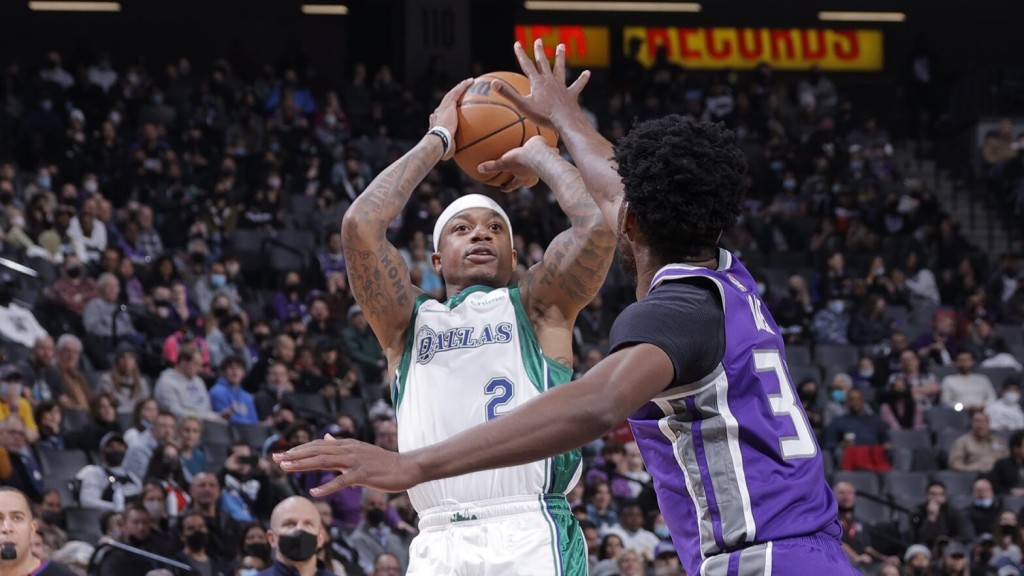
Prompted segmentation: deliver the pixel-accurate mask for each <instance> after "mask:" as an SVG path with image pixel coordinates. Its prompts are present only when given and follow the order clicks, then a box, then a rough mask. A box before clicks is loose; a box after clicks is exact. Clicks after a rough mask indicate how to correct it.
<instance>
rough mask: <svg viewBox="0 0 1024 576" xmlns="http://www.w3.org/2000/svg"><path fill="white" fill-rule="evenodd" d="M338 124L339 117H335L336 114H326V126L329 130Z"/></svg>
mask: <svg viewBox="0 0 1024 576" xmlns="http://www.w3.org/2000/svg"><path fill="white" fill-rule="evenodd" d="M337 123H338V117H337V116H335V115H334V114H324V124H326V125H327V127H328V128H330V127H332V126H334V125H335V124H337Z"/></svg>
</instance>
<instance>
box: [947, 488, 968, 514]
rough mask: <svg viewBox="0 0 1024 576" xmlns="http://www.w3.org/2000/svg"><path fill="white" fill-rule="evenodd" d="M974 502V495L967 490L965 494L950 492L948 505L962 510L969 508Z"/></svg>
mask: <svg viewBox="0 0 1024 576" xmlns="http://www.w3.org/2000/svg"><path fill="white" fill-rule="evenodd" d="M972 504H974V495H973V494H971V493H970V492H968V493H967V494H950V496H949V505H950V506H951V507H953V508H956V509H957V510H963V509H965V508H970V507H971V505H972Z"/></svg>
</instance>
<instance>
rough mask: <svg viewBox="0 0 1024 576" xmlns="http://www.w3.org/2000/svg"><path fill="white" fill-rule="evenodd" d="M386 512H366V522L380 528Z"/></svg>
mask: <svg viewBox="0 0 1024 576" xmlns="http://www.w3.org/2000/svg"><path fill="white" fill-rule="evenodd" d="M384 516H385V514H384V511H383V510H381V509H380V508H374V509H372V510H369V511H367V512H366V522H367V523H368V524H370V525H371V526H379V525H380V523H381V522H383V521H384Z"/></svg>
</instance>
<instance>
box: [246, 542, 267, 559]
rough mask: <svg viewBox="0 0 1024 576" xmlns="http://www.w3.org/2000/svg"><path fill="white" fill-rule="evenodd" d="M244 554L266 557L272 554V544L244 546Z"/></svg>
mask: <svg viewBox="0 0 1024 576" xmlns="http://www.w3.org/2000/svg"><path fill="white" fill-rule="evenodd" d="M242 555H243V556H255V557H257V558H266V557H268V556H270V545H269V544H249V545H248V546H245V547H244V548H242Z"/></svg>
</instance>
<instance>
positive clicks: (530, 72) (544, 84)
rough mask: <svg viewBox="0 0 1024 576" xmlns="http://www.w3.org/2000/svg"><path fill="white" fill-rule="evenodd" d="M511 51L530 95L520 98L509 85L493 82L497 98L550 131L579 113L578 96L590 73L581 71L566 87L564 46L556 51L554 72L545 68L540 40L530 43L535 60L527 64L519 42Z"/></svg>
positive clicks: (542, 43)
mask: <svg viewBox="0 0 1024 576" xmlns="http://www.w3.org/2000/svg"><path fill="white" fill-rule="evenodd" d="M513 49H514V50H515V53H516V59H517V60H519V66H520V68H522V69H523V74H526V77H527V78H529V79H530V95H529V96H523V95H521V94H520V93H519V92H518V91H516V89H515V88H513V87H512V86H510V85H509V84H508V83H506V82H503V81H501V80H494V81H492V82H491V86H492V87H493V88H494V89H495V90H497V91H498V93H499V94H501V95H502V96H504V97H506V98H508V99H509V100H511V101H512V102H514V103H515V105H516V107H517V108H519V110H520V111H521V112H522V113H523V114H524V115H525V116H526V117H527V118H529V119H530V120H533V121H534V122H536V123H537V124H539V125H541V126H546V127H549V128H550V127H555V123H556V122H555V118H557V117H561V116H565V115H566V114H567V113H571V112H574V111H576V110H579V96H580V92H582V91H583V87H584V86H586V85H587V81H588V80H589V79H590V71H589V70H584V71H583V73H582V74H580V76H579V78H577V79H576V81H575V82H573V83H572V85H571V86H568V87H566V85H565V45H564V44H559V45H558V46H557V47H555V66H554V68H552V67H551V66H550V65H549V64H548V57H547V56H546V55H545V54H544V42H543V41H542V40H540V39H539V38H538V39H537V40H536V41H535V42H534V43H533V53H534V60H530V57H529V56H527V55H526V51H525V50H524V49H523V47H522V45H521V44H519V42H516V44H515V47H514V48H513Z"/></svg>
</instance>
